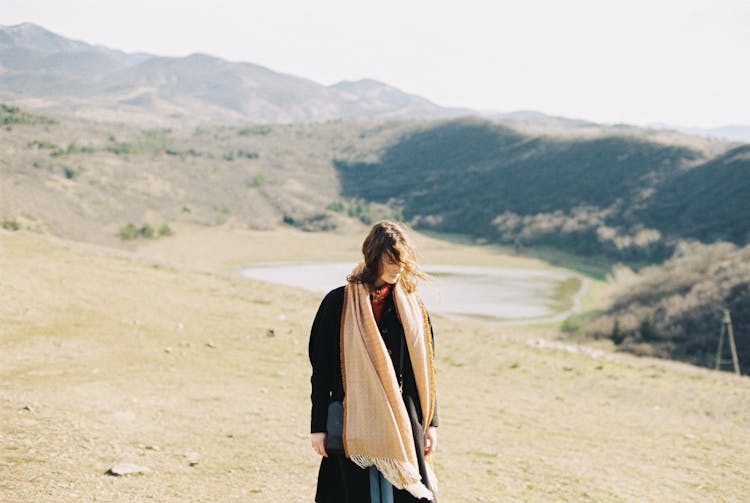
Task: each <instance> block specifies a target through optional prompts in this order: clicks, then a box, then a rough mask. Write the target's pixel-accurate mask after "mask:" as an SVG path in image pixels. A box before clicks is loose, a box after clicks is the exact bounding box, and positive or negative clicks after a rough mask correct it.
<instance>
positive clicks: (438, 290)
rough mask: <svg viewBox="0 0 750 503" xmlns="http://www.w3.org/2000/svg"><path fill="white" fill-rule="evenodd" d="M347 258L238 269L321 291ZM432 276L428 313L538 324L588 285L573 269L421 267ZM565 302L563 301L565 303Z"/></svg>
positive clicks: (341, 277) (343, 269) (425, 293)
mask: <svg viewBox="0 0 750 503" xmlns="http://www.w3.org/2000/svg"><path fill="white" fill-rule="evenodd" d="M353 266H354V265H353V264H351V263H348V262H321V263H311V262H309V263H272V264H257V265H253V266H251V267H245V268H243V269H242V270H241V271H240V273H241V274H242V275H243V276H245V277H247V278H250V279H256V280H262V281H268V282H271V283H278V284H281V285H286V286H293V287H298V288H304V289H307V290H311V291H315V292H320V293H325V292H328V291H330V290H332V289H334V288H336V287H338V286H341V285H343V284H344V283H345V282H346V276H347V275H348V274H349V273H350V272H351V270H352V268H353ZM422 268H423V269H424V271H425V272H426V273H428V274H429V275H431V276H432V278H433V280H432V281H430V282H429V283H426V284H421V285H420V286H419V294H420V296H421V297H422V299H423V301H424V303H425V306H426V307H427V309H428V311H430V312H434V313H440V314H444V315H449V316H454V317H455V316H460V317H464V316H469V317H479V318H490V319H495V320H498V321H507V322H527V323H528V322H541V321H554V320H560V319H563V318H565V316H567V315H568V314H570V312H571V311H573V312H575V311H576V310H577V308H578V297H580V293H581V292H582V291H583V289H584V288H585V285H586V284H587V283H588V282H587V281H586V280H585V279H583V278H582V277H580V276H579V275H577V274H575V273H572V272H571V273H565V272H557V271H549V270H542V269H516V268H504V267H484V266H481V267H480V266H458V265H434V264H427V265H423V266H422ZM571 278H574V279H577V280H578V281H579V284H580V285H581V288H580V289H579V293H578V294H576V295H575V298H574V299H572V301H573V308H572V309H571V310H568V311H565V312H561V310H560V309H559V307H558V308H557V309H555V306H559V304H560V299H557V298H555V296H556V293H557V290H558V287H559V286H560V284H561V283H562V282H563V281H566V280H570V279H571ZM570 300H571V299H568V304H569V306H568V307H570Z"/></svg>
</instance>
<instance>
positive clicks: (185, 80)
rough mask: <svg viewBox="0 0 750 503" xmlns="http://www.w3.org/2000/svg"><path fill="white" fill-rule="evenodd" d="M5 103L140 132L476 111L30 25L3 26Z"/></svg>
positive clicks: (368, 83)
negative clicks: (131, 126)
mask: <svg viewBox="0 0 750 503" xmlns="http://www.w3.org/2000/svg"><path fill="white" fill-rule="evenodd" d="M0 100H1V101H3V102H7V103H14V104H19V105H22V106H25V107H27V108H30V109H35V110H38V111H42V112H47V113H57V114H62V115H75V116H78V117H83V118H87V119H95V120H104V121H110V120H115V121H123V122H130V123H135V124H139V125H154V124H165V123H166V124H168V123H177V124H199V123H247V122H263V123H279V122H319V121H325V120H331V119H337V118H347V117H376V118H386V119H388V118H393V119H395V118H398V119H426V118H430V119H432V118H439V117H454V116H457V115H465V114H467V113H471V111H470V110H468V109H452V108H445V107H441V106H439V105H437V104H435V103H432V102H430V101H429V100H426V99H424V98H421V97H419V96H416V95H412V94H408V93H405V92H403V91H401V90H399V89H397V88H395V87H392V86H389V85H387V84H384V83H381V82H377V81H375V80H361V81H357V82H340V83H338V84H334V85H332V86H325V85H322V84H319V83H317V82H313V81H312V80H309V79H305V78H301V77H297V76H293V75H288V74H284V73H279V72H275V71H273V70H270V69H268V68H265V67H263V66H260V65H255V64H252V63H246V62H230V61H227V60H223V59H221V58H217V57H214V56H210V55H206V54H191V55H189V56H185V57H177V58H175V57H161V56H154V55H150V54H128V53H125V52H122V51H117V50H112V49H108V48H104V47H99V46H94V45H91V44H87V43H85V42H80V41H75V40H70V39H67V38H65V37H62V36H60V35H57V34H55V33H52V32H50V31H48V30H46V29H44V28H42V27H40V26H37V25H34V24H31V23H24V24H20V25H15V26H0Z"/></svg>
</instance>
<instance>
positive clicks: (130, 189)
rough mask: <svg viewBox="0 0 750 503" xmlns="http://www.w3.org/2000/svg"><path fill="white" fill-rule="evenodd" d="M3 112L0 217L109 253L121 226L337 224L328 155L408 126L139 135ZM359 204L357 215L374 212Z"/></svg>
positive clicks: (372, 143) (375, 143)
mask: <svg viewBox="0 0 750 503" xmlns="http://www.w3.org/2000/svg"><path fill="white" fill-rule="evenodd" d="M3 114H4V115H2V116H0V119H3V120H4V121H5V123H6V124H7V125H6V127H5V128H2V129H0V141H2V143H3V146H4V149H3V151H2V152H0V177H1V178H2V180H3V184H2V185H0V191H2V197H0V220H2V221H3V222H7V225H8V226H17V227H20V228H23V229H36V230H44V231H48V232H51V233H52V234H56V235H59V236H65V237H68V238H72V239H77V240H84V241H91V242H98V243H103V244H108V245H118V244H121V243H120V237H119V235H120V231H121V230H122V229H123V228H124V227H125V226H126V225H127V224H128V223H132V224H133V225H134V226H136V227H137V228H141V227H142V226H144V225H149V226H151V227H152V228H154V229H159V228H160V227H161V226H163V225H165V224H166V225H168V226H174V224H175V223H180V222H184V223H192V224H199V225H206V226H216V225H225V224H226V225H231V226H235V227H239V228H254V229H263V228H276V227H278V226H282V225H292V226H296V227H300V228H305V229H309V230H321V229H330V228H335V227H338V226H340V225H345V223H346V221H348V220H349V217H348V216H347V213H346V208H348V206H349V205H348V204H347V206H342V207H341V209H340V210H339V211H338V212H337V211H333V210H330V209H326V208H327V207H328V206H329V205H331V204H332V203H335V202H337V203H338V204H343V203H342V201H341V196H340V188H339V183H338V180H337V177H336V174H335V170H334V169H333V167H332V160H333V158H334V156H336V155H338V156H340V157H342V158H350V157H351V158H358V156H361V155H362V154H359V153H357V152H354V151H353V149H352V145H353V144H355V143H358V142H359V143H361V144H364V145H365V147H366V148H370V147H371V148H374V149H377V148H380V147H379V145H380V144H381V143H383V142H385V141H386V139H388V138H390V137H391V136H393V135H394V134H398V132H399V131H400V130H402V129H404V128H405V127H407V126H406V125H404V124H395V123H394V124H388V123H373V122H367V121H361V122H356V121H355V122H348V123H344V122H330V123H326V124H317V125H273V126H264V125H248V126H242V127H213V128H207V129H200V128H198V129H185V130H171V129H138V128H132V127H128V126H123V125H107V124H99V123H90V122H82V121H75V120H71V119H60V120H47V119H44V118H42V117H38V116H34V115H31V114H28V113H26V112H23V111H22V110H18V109H16V108H12V107H7V108H3ZM360 206H361V207H360V208H355V209H356V210H357V211H356V212H354V216H355V217H366V216H368V215H369V214H370V213H372V214H373V215H376V214H377V211H376V210H375V209H374V208H373V207H372V205H365V204H360ZM336 209H338V208H336ZM342 211H343V213H342ZM373 212H375V213H373ZM382 213H383V214H388V211H387V209H383V211H382ZM373 218H374V217H373Z"/></svg>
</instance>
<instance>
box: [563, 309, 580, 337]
mask: <svg viewBox="0 0 750 503" xmlns="http://www.w3.org/2000/svg"><path fill="white" fill-rule="evenodd" d="M585 322H586V315H584V314H582V313H581V314H571V315H570V316H568V317H567V318H565V320H563V322H562V325H560V330H562V331H563V332H565V333H568V334H575V333H578V332H580V331H581V329H582V328H583V326H584V324H585Z"/></svg>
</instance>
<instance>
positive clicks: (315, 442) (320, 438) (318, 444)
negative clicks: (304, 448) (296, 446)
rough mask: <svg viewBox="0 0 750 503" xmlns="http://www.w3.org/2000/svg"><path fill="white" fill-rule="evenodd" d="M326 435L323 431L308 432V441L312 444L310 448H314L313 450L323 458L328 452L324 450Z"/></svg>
mask: <svg viewBox="0 0 750 503" xmlns="http://www.w3.org/2000/svg"><path fill="white" fill-rule="evenodd" d="M326 436H327V434H326V433H325V432H320V433H311V434H310V443H311V444H312V448H313V449H315V452H317V453H318V454H320V455H321V456H323V457H324V458H327V457H328V453H327V452H326Z"/></svg>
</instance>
